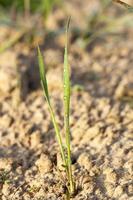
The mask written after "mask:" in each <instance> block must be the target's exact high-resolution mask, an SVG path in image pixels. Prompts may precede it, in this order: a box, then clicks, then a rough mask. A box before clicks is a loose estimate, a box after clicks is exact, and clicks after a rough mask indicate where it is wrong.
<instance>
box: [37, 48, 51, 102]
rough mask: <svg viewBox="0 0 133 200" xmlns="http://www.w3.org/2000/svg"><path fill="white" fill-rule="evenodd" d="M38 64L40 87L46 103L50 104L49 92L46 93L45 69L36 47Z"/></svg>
mask: <svg viewBox="0 0 133 200" xmlns="http://www.w3.org/2000/svg"><path fill="white" fill-rule="evenodd" d="M38 62H39V72H40V79H41V85H42V88H43V91H44V94H45V98H46V100H47V102H48V103H49V104H50V100H49V92H48V84H47V79H46V69H45V65H44V61H43V57H42V54H41V51H40V48H39V47H38Z"/></svg>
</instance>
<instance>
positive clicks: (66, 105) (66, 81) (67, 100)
mask: <svg viewBox="0 0 133 200" xmlns="http://www.w3.org/2000/svg"><path fill="white" fill-rule="evenodd" d="M69 24H70V18H69V19H68V21H67V26H66V44H65V53H64V73H63V78H64V127H65V136H66V146H67V167H68V172H69V174H68V175H69V177H68V180H69V183H70V192H71V193H73V192H74V184H73V177H72V168H71V147H70V127H69V116H70V72H69V71H70V66H69V63H68V30H69Z"/></svg>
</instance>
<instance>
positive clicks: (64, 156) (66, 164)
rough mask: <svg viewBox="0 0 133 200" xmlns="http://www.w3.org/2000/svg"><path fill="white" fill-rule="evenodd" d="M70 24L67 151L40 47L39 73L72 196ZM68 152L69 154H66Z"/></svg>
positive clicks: (66, 73) (66, 83)
mask: <svg viewBox="0 0 133 200" xmlns="http://www.w3.org/2000/svg"><path fill="white" fill-rule="evenodd" d="M69 24H70V18H69V20H68V22H67V26H66V43H65V52H64V73H63V79H64V131H65V138H66V144H65V146H66V149H65V148H64V144H63V142H62V141H63V140H62V135H61V131H60V129H59V126H58V123H57V121H56V117H55V113H54V111H53V108H52V106H51V103H50V97H49V91H48V83H47V79H46V69H45V65H44V61H43V56H42V54H41V51H40V49H39V47H38V63H39V72H40V80H41V85H42V88H43V93H44V96H45V99H46V102H47V104H48V108H49V112H50V115H51V119H52V122H53V126H54V129H55V135H56V139H57V142H58V145H59V149H60V153H61V156H62V161H63V166H64V169H65V170H66V175H67V178H68V184H67V185H68V191H69V193H70V195H71V194H73V193H74V190H75V184H74V180H73V176H72V164H71V147H70V125H69V118H70V88H71V86H70V66H69V62H68V29H69ZM66 151H67V153H66Z"/></svg>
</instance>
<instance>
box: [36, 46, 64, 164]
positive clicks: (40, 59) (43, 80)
mask: <svg viewBox="0 0 133 200" xmlns="http://www.w3.org/2000/svg"><path fill="white" fill-rule="evenodd" d="M38 63H39V72H40V79H41V85H42V88H43V92H44V96H45V98H46V101H47V103H48V108H49V112H50V115H51V119H52V123H53V126H54V129H55V134H56V138H57V142H58V144H59V148H60V152H61V156H62V160H63V164H64V166H67V162H66V158H65V152H64V148H63V142H62V137H61V134H60V130H59V126H58V124H57V122H56V118H55V114H54V112H53V109H52V107H51V104H50V98H49V92H48V85H47V79H46V70H45V65H44V61H43V57H42V54H41V51H40V49H39V47H38Z"/></svg>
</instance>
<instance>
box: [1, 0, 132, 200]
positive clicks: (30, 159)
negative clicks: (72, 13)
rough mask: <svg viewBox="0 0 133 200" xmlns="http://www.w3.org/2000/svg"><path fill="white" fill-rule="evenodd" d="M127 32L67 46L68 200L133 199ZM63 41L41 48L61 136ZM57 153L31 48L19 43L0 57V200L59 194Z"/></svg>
mask: <svg viewBox="0 0 133 200" xmlns="http://www.w3.org/2000/svg"><path fill="white" fill-rule="evenodd" d="M78 2H79V4H80V1H78ZM74 3H75V1H74V0H73V1H72V3H70V4H68V7H69V8H70V6H72V5H73V4H74ZM76 5H78V3H77V2H76ZM82 6H83V5H82V4H81V7H82ZM82 9H83V12H84V9H85V6H83V8H82ZM60 17H62V14H61V15H60ZM82 19H83V18H82ZM75 21H76V20H75ZM82 25H83V26H84V24H82ZM5 29H6V28H5ZM5 29H3V31H6V30H5ZM132 33H133V30H132V29H129V30H126V31H125V30H122V32H121V36H118V37H113V36H108V37H106V39H105V40H102V41H97V42H95V43H94V44H93V45H91V48H90V47H89V48H86V49H82V48H80V46H79V44H78V43H76V42H72V44H71V47H70V51H69V61H70V64H71V82H72V92H71V93H72V94H71V117H70V125H71V141H72V142H71V144H72V169H73V175H74V179H75V182H76V193H75V195H74V196H73V197H72V199H73V200H133V78H132V77H133V45H132V44H133V43H132V41H133V34H132ZM3 35H4V34H3ZM3 35H2V34H1V36H0V37H1V38H2V37H3ZM71 38H72V36H71ZM62 41H63V42H62ZM63 46H64V36H62V35H60V36H58V37H56V38H53V39H52V41H51V43H50V44H49V43H48V41H47V42H45V41H44V48H42V49H43V53H44V57H45V62H46V65H47V77H48V82H49V89H50V94H51V101H52V105H53V106H54V109H55V112H56V114H57V120H58V123H59V125H60V127H61V132H62V134H63V105H62V99H63V94H62V92H63V90H62V72H63V65H62V63H63V51H62V49H63ZM55 48H56V50H55ZM18 80H19V84H18ZM58 152H59V151H58V145H57V143H56V141H55V137H54V129H53V126H52V123H51V119H50V115H49V112H48V107H47V104H46V102H45V100H44V97H43V94H42V90H41V88H40V83H39V74H38V68H37V59H36V51H35V50H34V49H32V50H31V49H29V48H28V47H27V46H26V45H25V44H23V41H21V42H19V43H18V44H16V45H15V46H14V47H12V48H11V49H9V50H7V51H5V52H4V53H3V54H1V55H0V199H1V200H57V199H58V200H64V199H65V193H66V186H65V183H66V177H65V174H64V172H63V171H62V167H61V159H60V155H59V153H58Z"/></svg>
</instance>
